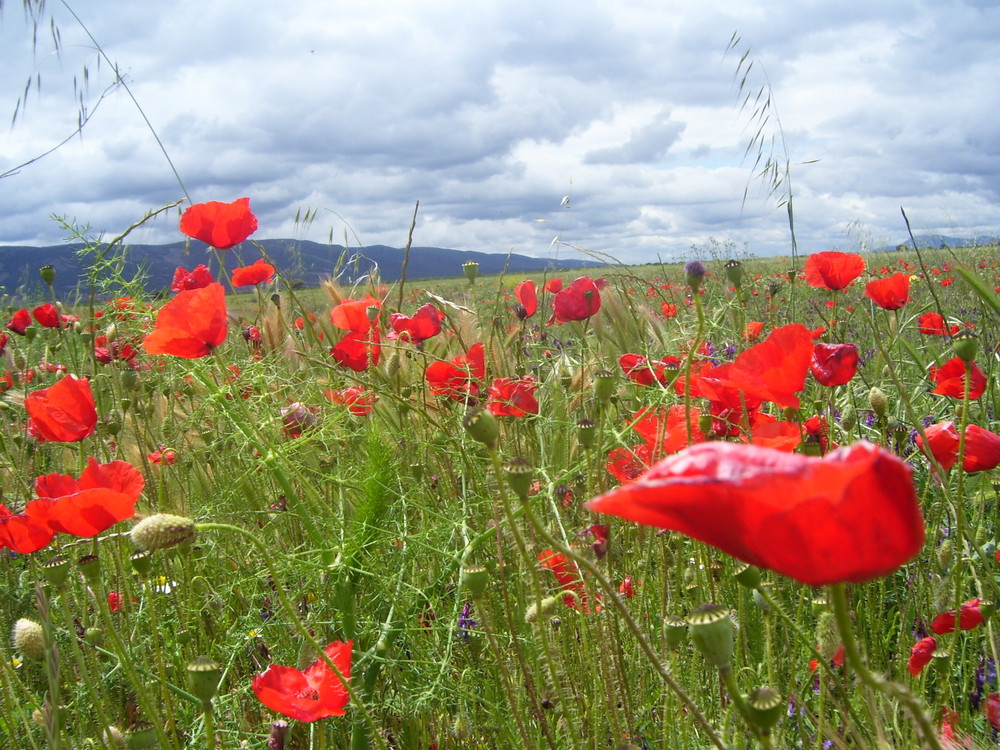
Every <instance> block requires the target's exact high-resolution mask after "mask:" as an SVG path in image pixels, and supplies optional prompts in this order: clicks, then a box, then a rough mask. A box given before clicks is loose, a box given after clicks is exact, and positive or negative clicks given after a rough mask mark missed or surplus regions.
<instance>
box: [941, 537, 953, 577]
mask: <svg viewBox="0 0 1000 750" xmlns="http://www.w3.org/2000/svg"><path fill="white" fill-rule="evenodd" d="M937 559H938V565H940V566H941V570H948V568H950V567H951V562H952V560H954V559H955V543H954V542H953V541H951V539H945V540H944V541H942V542H941V546H940V547H938V550H937Z"/></svg>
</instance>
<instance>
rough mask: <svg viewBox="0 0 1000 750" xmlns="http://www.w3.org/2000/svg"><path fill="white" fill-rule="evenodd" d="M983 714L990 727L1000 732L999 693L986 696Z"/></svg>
mask: <svg viewBox="0 0 1000 750" xmlns="http://www.w3.org/2000/svg"><path fill="white" fill-rule="evenodd" d="M983 712H984V713H985V714H986V718H987V720H988V721H989V722H990V726H991V727H993V729H995V730H996V731H998V732H1000V693H990V694H989V695H987V696H986V700H985V705H984V706H983Z"/></svg>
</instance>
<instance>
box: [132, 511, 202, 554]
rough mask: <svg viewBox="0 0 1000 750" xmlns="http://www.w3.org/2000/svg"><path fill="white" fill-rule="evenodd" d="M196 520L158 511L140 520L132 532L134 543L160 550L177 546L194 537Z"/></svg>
mask: <svg viewBox="0 0 1000 750" xmlns="http://www.w3.org/2000/svg"><path fill="white" fill-rule="evenodd" d="M196 533H197V530H196V529H195V525H194V521H192V520H191V519H190V518H184V517H183V516H172V515H170V514H168V513H157V514H156V515H153V516H149V517H148V518H144V519H143V520H141V521H139V523H137V524H136V525H135V526H134V527H133V528H132V531H131V532H130V536H131V537H132V543H133V544H134V545H135V546H136V547H138V548H139V549H144V550H150V551H153V550H158V549H167V548H169V547H176V546H177V545H178V544H184V543H185V542H190V541H191V540H193V539H194V537H195V534H196Z"/></svg>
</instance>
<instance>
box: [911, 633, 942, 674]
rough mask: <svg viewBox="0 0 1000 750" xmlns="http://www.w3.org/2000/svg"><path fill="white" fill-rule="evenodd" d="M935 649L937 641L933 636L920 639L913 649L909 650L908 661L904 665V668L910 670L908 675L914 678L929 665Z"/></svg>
mask: <svg viewBox="0 0 1000 750" xmlns="http://www.w3.org/2000/svg"><path fill="white" fill-rule="evenodd" d="M936 649H937V640H935V639H934V637H933V636H930V635H929V636H927V637H926V638H921V639H920V640H919V641H917V642H916V644H915V645H914V646H913V648H911V649H910V660H909V661H908V662H907V664H906V668H907V669H909V670H910V674H911V675H913V676H914V677H916V676H917V675H918V674H920V673H921V672H922V671H923V669H924V667H926V666H927V665H928V664H930V662H931V659H933V658H934V651H935V650H936Z"/></svg>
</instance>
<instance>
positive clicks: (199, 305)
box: [142, 282, 229, 359]
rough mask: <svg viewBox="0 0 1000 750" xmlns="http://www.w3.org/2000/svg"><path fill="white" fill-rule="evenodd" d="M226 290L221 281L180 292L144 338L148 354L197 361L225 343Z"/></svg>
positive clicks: (143, 344)
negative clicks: (167, 355)
mask: <svg viewBox="0 0 1000 750" xmlns="http://www.w3.org/2000/svg"><path fill="white" fill-rule="evenodd" d="M228 330H229V322H228V320H227V319H226V291H225V290H224V289H223V288H222V284H219V283H218V282H215V283H212V284H209V285H208V286H205V287H202V288H201V289H192V290H189V291H185V292H180V293H179V294H178V295H177V296H176V297H174V298H173V299H172V300H170V301H169V302H168V303H167V304H165V305H164V306H163V307H162V308H160V311H159V312H158V313H157V314H156V325H155V326H154V328H153V332H152V333H151V334H149V335H148V336H147V337H146V338H145V339H143V342H142V346H143V348H144V349H145V350H146V352H147V353H148V354H169V355H172V356H174V357H183V358H185V359H197V358H199V357H204V356H206V355H208V354H211V353H212V350H213V349H215V347H217V346H219V344H221V343H222V342H223V341H225V340H226V333H227V332H228Z"/></svg>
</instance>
